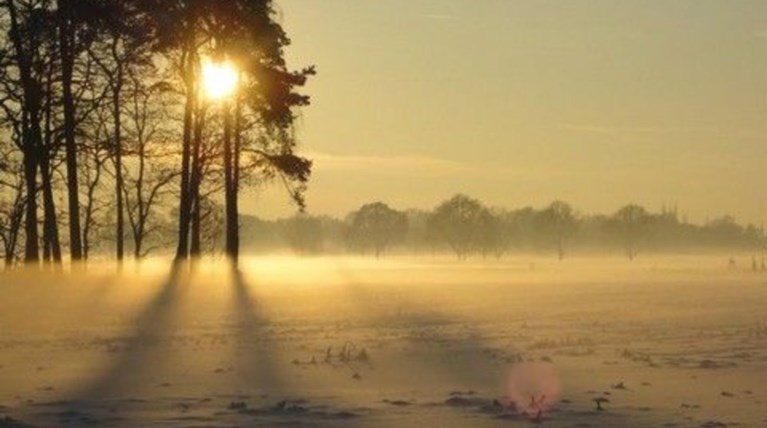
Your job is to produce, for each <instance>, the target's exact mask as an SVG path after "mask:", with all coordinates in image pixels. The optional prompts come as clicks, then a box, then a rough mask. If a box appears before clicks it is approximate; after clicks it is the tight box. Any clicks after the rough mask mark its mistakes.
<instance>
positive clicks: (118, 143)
mask: <svg viewBox="0 0 767 428" xmlns="http://www.w3.org/2000/svg"><path fill="white" fill-rule="evenodd" d="M115 56H116V55H115ZM118 67H119V70H118V71H117V77H116V78H115V79H116V82H115V84H114V88H113V92H112V116H113V119H114V122H115V123H114V126H115V129H114V139H115V147H114V150H115V193H116V196H117V207H116V209H117V219H116V223H117V225H116V231H115V233H116V236H115V239H116V241H117V242H116V246H117V248H116V252H117V254H116V256H117V264H118V266H122V263H123V259H124V258H125V209H124V208H123V187H124V185H123V161H122V152H123V147H122V113H121V111H120V92H121V91H122V84H123V82H122V80H123V73H122V65H119V66H118Z"/></svg>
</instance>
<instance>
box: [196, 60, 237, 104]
mask: <svg viewBox="0 0 767 428" xmlns="http://www.w3.org/2000/svg"><path fill="white" fill-rule="evenodd" d="M239 80H240V79H239V76H238V73H237V69H236V68H235V67H234V65H232V63H230V62H228V61H223V62H213V61H210V60H205V61H203V63H202V87H203V90H204V91H205V95H206V96H207V97H208V98H209V99H211V100H213V101H219V100H222V99H224V98H228V97H230V96H231V95H232V94H234V92H235V90H236V89H237V84H238V83H239Z"/></svg>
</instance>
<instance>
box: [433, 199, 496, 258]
mask: <svg viewBox="0 0 767 428" xmlns="http://www.w3.org/2000/svg"><path fill="white" fill-rule="evenodd" d="M489 215H490V214H489V211H488V209H487V208H486V207H484V206H483V205H482V203H480V202H479V201H478V200H476V199H472V198H470V197H468V196H466V195H456V196H454V197H452V198H451V199H449V200H447V201H445V202H443V203H442V204H440V205H439V206H438V207H437V208H436V209H435V210H434V212H433V213H432V215H431V216H430V217H429V220H428V229H429V233H430V234H431V236H433V237H434V238H435V239H438V240H440V241H442V242H445V243H446V244H447V245H448V246H450V248H451V249H452V250H453V251H454V252H455V254H456V256H457V257H458V258H459V259H465V258H467V257H468V256H469V254H471V253H472V252H474V251H476V250H477V249H478V248H480V247H481V241H482V238H483V236H484V231H485V230H486V226H487V219H488V216H489Z"/></svg>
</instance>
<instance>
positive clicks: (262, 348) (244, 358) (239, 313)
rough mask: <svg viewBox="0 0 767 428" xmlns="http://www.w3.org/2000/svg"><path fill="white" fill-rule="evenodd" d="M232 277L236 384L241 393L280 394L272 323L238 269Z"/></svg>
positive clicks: (281, 383)
mask: <svg viewBox="0 0 767 428" xmlns="http://www.w3.org/2000/svg"><path fill="white" fill-rule="evenodd" d="M232 276H233V278H232V281H233V285H234V293H233V299H234V301H233V302H232V303H233V309H234V315H235V329H236V339H237V340H236V346H237V348H236V349H235V352H236V361H235V363H236V367H235V370H236V371H237V372H236V374H237V377H238V382H239V385H237V386H238V387H240V388H242V390H243V392H259V393H261V394H280V393H284V392H285V385H284V384H283V382H282V380H281V378H280V374H279V370H278V366H277V364H275V355H276V353H277V350H276V349H275V348H274V346H275V345H276V344H277V340H276V337H275V335H274V331H273V328H274V327H275V326H274V325H273V324H271V323H270V321H269V320H268V319H267V318H266V317H265V316H264V315H263V311H262V310H261V309H260V308H259V307H258V305H257V303H256V301H255V300H254V298H253V296H252V295H251V292H250V287H249V285H248V283H247V282H246V280H245V278H244V276H243V274H242V272H240V271H236V272H233V274H232Z"/></svg>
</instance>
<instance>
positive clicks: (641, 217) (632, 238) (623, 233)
mask: <svg viewBox="0 0 767 428" xmlns="http://www.w3.org/2000/svg"><path fill="white" fill-rule="evenodd" d="M613 217H614V221H615V223H616V226H617V229H618V233H619V234H620V237H621V238H622V241H623V248H624V250H625V251H626V256H627V257H628V258H629V260H634V258H635V257H636V255H637V246H638V243H639V240H640V239H641V237H642V234H643V232H644V231H645V229H646V225H647V223H648V221H649V219H650V215H649V213H648V212H647V210H645V209H644V208H643V207H641V206H639V205H635V204H629V205H626V206H625V207H623V208H621V209H620V210H618V212H616V213H615V215H614V216H613Z"/></svg>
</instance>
